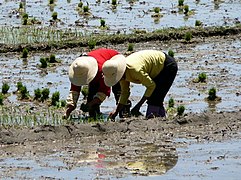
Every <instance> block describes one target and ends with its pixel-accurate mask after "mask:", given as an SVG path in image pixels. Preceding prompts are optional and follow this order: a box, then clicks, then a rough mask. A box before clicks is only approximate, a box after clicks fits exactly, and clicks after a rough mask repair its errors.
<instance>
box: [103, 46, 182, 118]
mask: <svg viewBox="0 0 241 180" xmlns="http://www.w3.org/2000/svg"><path fill="white" fill-rule="evenodd" d="M125 59H126V61H125ZM102 70H103V73H104V81H105V84H106V85H107V86H114V85H115V84H116V83H117V82H118V81H119V82H120V85H121V96H120V100H119V103H118V105H117V107H116V110H115V111H114V112H113V113H111V114H110V117H109V118H111V119H115V117H116V116H117V114H118V112H119V111H120V110H121V109H122V108H123V105H124V104H126V102H127V99H128V98H129V96H130V82H132V83H137V84H142V85H144V86H145V87H146V91H145V93H144V95H143V97H142V98H141V99H140V101H139V102H138V103H137V104H136V105H135V107H134V108H133V109H132V110H131V113H132V114H133V115H138V114H140V112H139V111H140V108H141V106H142V104H143V103H144V102H145V101H146V100H147V104H148V107H147V112H146V117H147V118H152V117H165V108H164V105H163V102H164V98H165V96H166V94H167V92H168V91H169V89H170V87H171V85H172V83H173V81H174V79H175V77H176V74H177V70H178V67H177V63H176V62H175V59H174V58H173V57H171V56H169V55H167V54H165V53H163V52H161V51H158V50H142V51H139V52H135V53H133V54H131V55H129V56H127V57H126V58H123V57H118V58H115V59H113V60H111V61H106V62H105V63H104V65H103V68H102Z"/></svg>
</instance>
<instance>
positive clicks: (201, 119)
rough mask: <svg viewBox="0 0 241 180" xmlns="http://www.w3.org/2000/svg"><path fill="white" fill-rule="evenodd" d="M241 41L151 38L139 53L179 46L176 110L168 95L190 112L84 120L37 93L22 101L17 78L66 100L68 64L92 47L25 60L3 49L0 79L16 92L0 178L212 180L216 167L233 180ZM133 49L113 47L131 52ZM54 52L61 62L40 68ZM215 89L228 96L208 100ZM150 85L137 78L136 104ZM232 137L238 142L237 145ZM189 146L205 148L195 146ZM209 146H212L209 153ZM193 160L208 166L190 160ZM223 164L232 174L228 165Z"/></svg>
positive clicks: (110, 103) (240, 125)
mask: <svg viewBox="0 0 241 180" xmlns="http://www.w3.org/2000/svg"><path fill="white" fill-rule="evenodd" d="M240 39H241V38H240V35H235V36H225V37H211V38H201V39H192V40H191V42H189V43H187V42H185V41H178V42H177V41H170V42H161V41H151V42H144V43H137V44H135V46H134V50H135V51H138V50H142V49H159V50H163V51H165V52H168V50H169V49H172V50H173V51H174V52H175V57H176V60H177V62H178V65H179V71H178V75H177V77H176V80H175V82H174V84H173V86H172V88H171V89H170V92H169V93H168V95H167V98H166V99H165V106H166V108H167V107H168V100H169V98H170V97H173V98H174V100H175V107H177V106H179V105H184V106H185V107H186V110H185V113H184V115H183V116H176V115H175V110H169V111H168V114H167V115H168V116H167V118H166V119H160V118H154V119H150V120H146V119H145V118H144V117H138V118H128V119H117V121H116V122H108V121H105V122H92V123H86V122H85V123H83V122H80V121H79V120H78V117H79V115H80V114H81V111H80V110H79V108H77V109H76V111H75V112H74V113H73V114H74V116H73V119H72V120H69V121H63V120H62V119H61V116H62V115H63V112H64V108H56V107H52V106H50V105H49V102H44V103H39V102H36V101H33V100H32V99H31V98H30V99H29V100H28V101H22V100H19V99H18V98H17V94H16V93H14V92H15V91H16V83H17V82H18V81H22V82H23V84H24V85H26V87H27V88H28V90H29V93H30V95H31V96H33V94H34V89H36V88H45V87H48V88H49V89H50V94H52V93H53V92H55V91H59V92H60V97H61V99H65V98H66V97H67V95H68V91H69V81H68V75H67V70H68V66H69V64H70V63H71V62H72V61H73V60H74V58H76V57H77V56H78V55H79V54H80V53H81V52H84V51H88V49H85V48H82V49H65V50H61V51H57V50H56V51H55V50H54V49H53V50H52V51H51V52H32V53H30V55H29V57H28V58H27V60H26V59H25V60H23V59H22V58H20V56H21V54H19V53H5V54H1V55H0V56H1V60H0V62H1V82H7V83H9V85H10V90H9V94H8V96H7V97H6V98H5V99H4V105H3V106H2V108H1V124H2V125H1V126H0V143H1V148H0V151H1V152H0V154H1V155H0V167H1V168H0V177H1V178H3V179H8V178H17V179H24V178H25V179H51V178H53V179H54V178H56V179H117V178H123V179H135V178H137V177H138V178H143V179H145V178H146V179H149V178H153V179H160V178H164V179H185V178H187V177H188V178H190V179H192V178H193V179H195V178H200V177H209V179H211V178H213V176H211V175H210V174H211V173H210V171H211V172H215V173H214V174H215V175H216V176H215V177H216V178H217V177H220V178H221V177H223V176H222V175H223V173H224V172H226V175H228V177H230V178H231V179H236V178H237V177H238V176H237V175H239V174H240V171H239V170H238V169H240V158H241V157H240V149H241V148H240V141H235V140H237V139H240V136H241V109H240V107H241V96H240V89H241V79H240V77H241V74H240V69H241V59H240V57H241V48H240V47H241V41H240ZM127 46H128V45H127V44H121V45H117V46H113V45H109V46H105V47H109V48H114V49H117V50H118V51H120V52H121V53H126V49H127ZM51 53H54V54H56V56H57V58H58V59H60V60H61V61H60V63H57V64H55V65H54V66H52V67H48V68H47V69H41V68H39V58H40V57H46V56H49V55H50V54H51ZM201 72H205V73H206V74H207V77H208V78H207V81H206V83H195V82H194V79H195V78H197V76H198V74H199V73H201ZM211 87H216V88H217V95H218V96H219V97H221V101H217V102H207V101H206V97H207V96H208V90H209V88H211ZM143 90H144V89H143V88H142V87H141V86H140V85H139V86H138V85H134V84H133V87H132V94H131V100H132V102H133V104H135V103H136V102H137V101H138V100H139V98H140V97H141V95H142V94H143ZM81 101H82V97H81V98H80V103H81ZM114 106H115V102H114V99H113V96H111V97H110V98H108V99H107V100H106V101H105V102H104V103H103V104H102V107H101V111H102V112H103V113H104V114H105V115H106V114H108V112H110V111H111V110H113V108H114ZM145 110H146V105H143V107H142V109H141V111H142V113H143V114H145ZM9 124H11V126H10V125H9ZM233 141H234V142H235V145H232V143H231V142H233ZM213 142H219V143H221V144H222V145H226V144H227V145H226V146H225V147H223V146H222V148H221V149H219V146H218V145H217V146H214V147H213V146H212V143H213ZM205 143H209V144H210V145H209V144H208V145H207V144H205ZM190 144H193V145H195V144H200V146H198V145H197V147H196V149H195V146H194V147H193V146H191V149H188V148H189V145H190ZM192 148H193V149H194V150H193V149H192ZM205 148H207V149H209V151H205V150H203V149H205ZM199 152H200V153H199ZM213 152H217V153H213ZM198 154H199V155H200V156H198ZM192 156H193V157H192ZM185 160H186V161H185ZM188 160H189V161H188ZM217 161H218V162H219V163H216V162H217ZM180 162H183V163H180ZM192 162H195V163H194V164H199V163H200V162H202V163H201V165H200V166H194V165H193V166H190V164H192ZM230 164H232V165H230ZM188 165H189V166H188ZM225 165H227V166H228V167H229V168H230V169H231V170H230V169H229V170H230V171H228V172H227V171H225V170H226V169H223V166H225ZM185 167H187V168H190V171H187V170H186V168H185ZM200 167H202V168H201V169H200ZM191 169H192V170H191Z"/></svg>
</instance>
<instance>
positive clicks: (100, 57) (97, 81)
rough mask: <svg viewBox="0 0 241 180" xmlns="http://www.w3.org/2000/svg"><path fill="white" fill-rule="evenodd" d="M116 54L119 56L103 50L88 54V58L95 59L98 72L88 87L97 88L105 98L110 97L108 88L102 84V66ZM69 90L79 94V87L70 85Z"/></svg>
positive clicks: (115, 52) (116, 52)
mask: <svg viewBox="0 0 241 180" xmlns="http://www.w3.org/2000/svg"><path fill="white" fill-rule="evenodd" d="M117 54H119V52H118V51H116V50H113V49H105V48H100V49H96V50H93V51H90V52H89V53H88V56H91V57H93V58H95V59H96V60H97V63H98V72H97V74H96V76H95V78H94V79H93V80H92V81H91V82H90V84H89V86H93V87H95V86H96V87H98V89H97V92H102V93H104V94H105V95H106V96H110V87H108V86H106V85H105V83H104V78H103V73H102V66H103V64H104V62H105V61H107V60H109V59H111V58H112V57H113V56H115V55H117ZM70 90H72V91H77V92H80V90H81V86H75V85H73V84H72V83H71V89H70Z"/></svg>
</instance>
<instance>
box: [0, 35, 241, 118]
mask: <svg viewBox="0 0 241 180" xmlns="http://www.w3.org/2000/svg"><path fill="white" fill-rule="evenodd" d="M144 46H145V47H146V48H147V49H148V48H150V49H162V50H163V51H165V52H167V51H168V50H169V49H173V50H174V51H175V57H176V59H177V61H178V64H179V72H178V75H177V77H176V79H175V81H174V84H173V86H172V87H171V89H170V92H169V93H168V95H167V97H166V99H165V106H166V107H167V106H168V100H169V99H170V98H171V97H173V98H174V100H175V101H176V106H178V105H184V106H185V107H186V111H187V112H203V111H210V110H212V111H234V110H237V109H239V107H240V106H241V96H240V95H239V94H240V89H241V83H240V77H241V72H240V69H241V64H240V63H241V61H240V56H241V51H240V49H241V41H240V40H239V39H236V38H235V37H234V38H232V37H231V38H227V39H226V38H224V39H220V40H215V38H211V39H209V40H206V42H205V41H204V42H199V43H191V44H180V43H179V44H178V43H171V44H166V43H163V42H148V43H144ZM142 47H143V44H142V43H140V44H136V45H135V50H136V51H137V50H141V49H143V48H142ZM112 48H115V49H117V50H119V51H120V52H123V53H124V52H125V50H124V49H125V45H124V44H123V45H119V46H118V47H112ZM81 51H85V49H82V50H78V49H73V50H67V51H66V50H62V51H55V52H54V51H53V52H51V53H54V54H56V58H57V59H59V60H60V61H61V63H58V64H55V65H52V67H48V68H47V69H41V68H39V65H40V62H39V60H40V58H41V57H47V56H49V55H50V53H33V54H30V55H29V57H28V58H27V61H25V60H23V59H22V58H20V56H21V54H1V55H0V63H1V67H2V68H1V70H0V74H1V76H0V81H1V82H7V83H8V84H9V85H10V90H9V96H8V98H7V99H8V101H9V102H11V103H14V104H21V103H22V102H21V101H19V100H18V99H17V96H16V94H14V93H13V92H14V91H16V84H17V82H19V81H21V82H22V83H23V84H24V85H26V87H27V89H28V90H29V93H30V95H31V96H34V90H35V89H37V88H40V89H42V88H49V89H50V96H51V94H52V93H54V92H55V91H59V92H60V99H66V97H67V95H68V92H69V85H70V83H69V80H68V66H69V65H70V64H71V62H72V61H73V60H74V59H75V58H76V57H78V55H79V54H80V53H81ZM86 51H87V50H86ZM202 72H204V73H206V74H207V83H194V82H193V80H194V79H195V78H197V77H198V75H199V74H200V73H202ZM212 87H215V88H216V89H217V95H218V96H220V97H221V98H222V100H221V101H220V102H217V103H211V104H210V103H208V102H207V101H205V98H206V97H207V96H208V90H209V89H210V88H212ZM144 90H145V89H144V87H142V86H140V85H136V84H133V87H132V92H131V100H132V102H133V104H135V103H136V102H137V101H138V100H139V99H140V97H141V96H142V94H143V91H144ZM82 98H83V97H82V96H81V97H80V99H79V101H82ZM79 104H80V103H79ZM114 106H115V101H114V98H113V95H111V97H109V98H108V99H107V100H106V101H104V103H103V104H102V112H103V113H108V112H110V111H111V110H112V109H113V107H114ZM145 109H146V105H144V106H143V107H142V112H143V113H145Z"/></svg>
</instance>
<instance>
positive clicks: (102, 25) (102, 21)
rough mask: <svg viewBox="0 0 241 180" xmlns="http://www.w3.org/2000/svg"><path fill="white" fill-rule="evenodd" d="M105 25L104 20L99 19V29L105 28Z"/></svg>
mask: <svg viewBox="0 0 241 180" xmlns="http://www.w3.org/2000/svg"><path fill="white" fill-rule="evenodd" d="M105 26H106V24H105V20H104V19H101V20H100V27H105Z"/></svg>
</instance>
